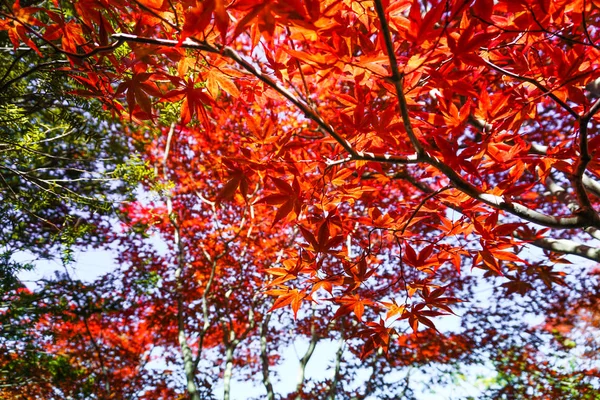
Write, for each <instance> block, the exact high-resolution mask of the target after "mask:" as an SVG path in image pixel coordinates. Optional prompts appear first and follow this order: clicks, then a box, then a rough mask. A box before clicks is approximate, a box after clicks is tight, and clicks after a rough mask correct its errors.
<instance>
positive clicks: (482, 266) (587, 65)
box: [0, 0, 600, 399]
mask: <svg viewBox="0 0 600 400" xmlns="http://www.w3.org/2000/svg"><path fill="white" fill-rule="evenodd" d="M0 29H1V30H2V32H4V34H6V35H7V38H8V39H9V40H10V43H8V41H7V46H9V48H8V50H5V51H11V52H13V53H14V54H15V58H17V56H18V54H19V52H22V51H26V50H23V49H24V48H29V49H32V50H30V51H31V54H34V55H35V56H36V57H37V59H38V63H44V62H47V60H62V61H63V62H62V63H60V64H55V65H51V66H49V67H45V68H53V69H55V70H58V71H61V73H64V75H65V79H69V80H70V82H72V88H71V94H73V95H76V96H80V97H83V98H88V99H89V101H90V102H98V103H99V104H101V105H102V107H103V108H104V110H106V111H107V112H108V113H110V114H111V115H112V117H113V118H115V119H116V120H117V121H118V123H119V124H120V126H121V131H120V133H119V134H120V135H123V136H124V137H126V138H127V141H128V143H129V145H130V147H131V151H132V154H133V153H134V152H137V154H140V156H141V158H142V160H143V161H144V162H145V165H146V166H147V167H148V168H149V169H150V170H151V171H152V175H153V176H152V178H148V179H143V180H141V185H143V187H144V189H140V190H139V192H140V193H142V192H144V193H145V194H143V195H142V194H140V196H139V198H138V199H137V200H135V201H128V202H124V203H121V204H118V205H116V206H115V207H116V208H118V220H117V219H113V223H114V226H113V228H111V229H107V228H106V227H104V228H102V229H100V228H98V229H99V230H98V232H102V234H101V235H102V240H101V241H100V242H101V243H104V244H105V245H106V246H110V247H111V248H112V249H116V252H117V253H118V257H117V261H118V265H119V268H118V269H117V270H115V271H114V272H112V273H110V274H108V275H106V276H104V277H102V278H100V279H98V280H97V281H95V282H93V283H89V284H86V283H83V282H79V281H74V280H72V279H70V278H68V277H63V278H62V279H58V278H57V279H56V280H54V281H52V282H47V283H46V285H45V286H44V289H43V290H42V292H43V293H44V296H42V297H36V300H35V301H34V302H33V303H32V304H34V305H35V308H36V309H37V310H38V313H39V312H43V313H44V314H43V315H38V317H36V318H37V319H36V320H35V324H34V325H32V328H31V329H33V330H34V331H35V335H37V336H36V339H35V340H34V342H35V346H38V347H37V348H38V349H44V352H47V353H50V354H55V355H56V357H58V358H56V357H55V358H54V359H53V360H54V361H55V362H56V363H58V362H59V361H56V360H60V363H63V364H64V365H63V364H60V363H59V364H60V365H59V367H60V368H62V369H60V371H62V372H61V373H62V374H63V375H62V377H61V379H58V378H57V377H56V376H57V373H56V368H59V367H54V368H55V369H54V370H53V369H52V368H50V367H47V366H46V367H43V366H40V365H37V366H30V367H28V368H34V367H35V368H38V369H39V371H38V372H37V373H36V374H37V375H36V378H34V379H33V380H32V381H29V382H26V383H25V384H23V385H19V387H16V386H11V385H6V386H5V387H2V388H0V394H1V395H5V396H8V397H7V398H35V396H34V393H44V395H43V396H42V397H43V398H61V397H60V396H62V395H65V396H66V395H70V396H74V398H98V399H108V398H114V399H122V398H147V399H159V398H164V399H174V398H186V396H189V397H190V398H192V399H199V398H211V396H213V395H214V396H217V397H221V396H223V393H224V396H225V398H227V399H228V398H229V397H230V396H231V393H230V391H231V381H232V379H233V380H235V379H237V380H238V381H246V380H248V381H250V380H254V381H256V384H257V385H258V389H257V390H258V392H257V393H259V394H257V398H265V397H268V398H275V397H276V396H280V395H281V396H283V398H315V399H316V398H319V399H321V398H331V399H334V398H340V399H341V398H343V399H346V398H348V399H349V398H366V397H367V396H376V398H386V397H385V396H389V397H390V398H392V397H393V398H411V397H410V396H412V395H413V394H411V393H413V391H414V390H417V389H418V387H415V386H414V384H413V383H411V380H410V379H409V378H410V371H411V370H412V369H413V368H427V367H432V368H437V369H438V370H439V371H444V372H443V373H440V374H438V375H436V376H439V378H437V377H436V378H435V379H434V378H432V379H434V380H436V382H435V384H437V385H443V384H444V382H445V381H444V378H443V377H442V376H446V377H448V376H452V374H454V376H455V375H456V373H457V372H456V368H457V367H456V365H460V366H462V367H465V368H469V367H473V366H483V365H486V368H490V365H491V370H488V372H487V374H488V375H489V376H491V377H493V378H494V379H495V380H494V382H493V383H491V384H489V385H488V387H486V388H484V389H483V392H482V393H483V394H482V395H481V396H488V397H489V398H540V399H542V398H570V397H568V396H571V395H572V394H573V393H580V394H581V396H589V397H581V398H590V399H591V398H593V397H592V396H594V394H593V393H594V392H595V390H598V388H599V383H600V382H599V380H598V378H599V376H600V373H599V372H598V370H597V369H596V367H598V361H599V360H598V352H597V350H598V349H597V346H598V344H599V343H598V341H597V337H598V336H597V329H598V327H599V324H600V315H599V314H598V301H599V300H600V297H599V296H600V286H599V282H598V278H597V275H596V273H597V271H596V270H595V269H594V266H593V265H594V263H598V262H600V247H598V240H600V214H599V213H598V211H599V210H600V131H599V127H600V117H599V115H600V113H599V110H600V100H599V99H600V3H599V2H598V1H596V0H575V1H572V0H568V1H566V0H499V1H495V0H475V1H473V0H440V1H438V0H424V1H421V0H387V1H386V0H374V1H367V0H364V1H349V0H323V1H319V0H271V1H269V0H263V1H258V0H233V1H224V0H204V1H202V0H110V1H109V0H75V1H62V0H53V1H26V0H21V1H20V2H19V1H16V2H11V1H4V2H2V6H1V12H0ZM33 52H35V53H33ZM16 62H18V61H16ZM33 67H34V66H33V65H32V68H33ZM114 221H118V223H117V222H114ZM100 242H99V243H100ZM97 245H98V246H101V245H103V244H97ZM567 256H571V257H567ZM34 292H35V291H33V292H30V291H29V290H27V289H23V288H22V289H20V290H19V291H17V292H15V293H13V295H12V296H13V297H12V299H13V300H14V301H16V300H15V299H18V298H20V299H21V300H22V298H23V297H27V296H35V293H34ZM482 293H483V294H482ZM57 298H60V299H61V301H62V302H63V303H61V304H62V305H61V307H60V309H57V308H56V307H57V306H56V303H55V301H56V299H57ZM32 301H33V300H32ZM40 310H41V311H40ZM4 313H5V314H4V316H5V317H6V316H7V315H9V314H10V308H9V309H8V311H4ZM448 316H452V318H450V319H448V318H449V317H448ZM448 320H452V321H459V323H460V327H454V328H447V327H445V326H446V325H447V324H448V323H447V322H444V321H448ZM532 321H533V322H532ZM29 322H31V320H29ZM594 332H596V333H594ZM298 340H300V341H303V343H308V349H307V351H306V353H304V354H303V355H301V357H300V360H299V369H300V372H301V373H300V379H299V380H298V382H297V385H296V386H295V388H294V391H293V392H292V393H290V394H286V393H277V390H276V389H274V386H273V385H274V384H275V383H272V382H271V381H272V380H276V378H275V372H274V371H276V370H277V368H276V366H277V365H278V364H279V363H281V362H282V361H283V359H282V358H281V353H282V349H284V348H287V347H289V346H291V345H292V344H293V343H294V342H295V341H298ZM320 343H321V344H323V343H327V344H328V346H329V347H330V348H333V349H334V350H332V351H331V352H330V354H329V355H328V356H330V358H331V367H332V368H331V370H329V371H328V372H327V376H326V377H322V379H317V378H314V377H313V378H307V377H305V373H306V368H307V365H308V368H310V364H309V361H310V359H311V357H312V356H313V351H314V349H315V348H316V347H317V346H319V344H320ZM17 348H18V346H17V347H15V349H17ZM40 351H41V350H40ZM14 357H19V352H18V351H17V350H14V351H13V352H8V353H6V354H4V355H2V359H1V360H0V363H2V364H3V365H9V364H10V363H12V362H13V361H14ZM569 360H575V361H574V362H572V363H571V364H569ZM10 365H12V364H10ZM44 365H45V364H44ZM49 365H50V366H52V365H54V364H52V363H50V364H49ZM156 365H161V366H162V367H156ZM569 365H570V366H569ZM365 370H366V371H367V372H366V376H367V377H368V378H367V379H366V380H365V382H364V384H361V385H360V386H359V387H356V386H353V385H352V384H351V382H353V381H354V380H355V379H359V378H357V377H360V376H365V372H364V371H365ZM361 371H362V372H361ZM453 371H454V372H453ZM361 373H362V375H360V374H361ZM369 374H370V377H369ZM398 374H400V375H398ZM444 374H445V375H444ZM386 376H395V378H394V379H392V380H391V381H390V379H386V378H385V377H386ZM398 376H401V378H398ZM282 379H285V377H282ZM294 379H295V378H294ZM446 379H450V378H446ZM450 380H451V379H450ZM219 382H220V385H222V386H219ZM390 382H391V383H390ZM540 382H541V383H540ZM417 386H418V385H417ZM217 387H221V389H219V391H218V390H217ZM223 388H224V389H223ZM261 391H262V392H261ZM265 392H266V395H264V393H265ZM19 393H20V394H19ZM260 393H263V394H260ZM11 396H12V397H11ZM19 396H21V397H19ZM77 396H79V397H77ZM86 396H88V397H86ZM178 396H181V397H178ZM285 396H288V397H285ZM394 396H396V397H394ZM402 396H404V397H402ZM502 396H508V397H502ZM564 396H567V397H564ZM573 398H574V397H573Z"/></svg>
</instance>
